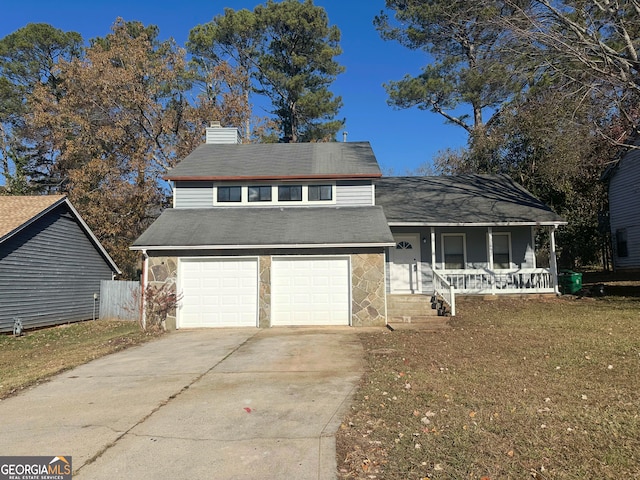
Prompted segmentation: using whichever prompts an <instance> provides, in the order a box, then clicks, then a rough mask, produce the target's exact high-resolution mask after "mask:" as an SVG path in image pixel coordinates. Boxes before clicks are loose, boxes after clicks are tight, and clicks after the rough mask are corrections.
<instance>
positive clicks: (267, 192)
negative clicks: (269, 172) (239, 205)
mask: <svg viewBox="0 0 640 480" xmlns="http://www.w3.org/2000/svg"><path fill="white" fill-rule="evenodd" d="M248 194H249V195H248V197H249V201H250V202H270V201H271V185H257V186H253V185H252V186H249V187H248Z"/></svg>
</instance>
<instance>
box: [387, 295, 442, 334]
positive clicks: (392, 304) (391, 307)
mask: <svg viewBox="0 0 640 480" xmlns="http://www.w3.org/2000/svg"><path fill="white" fill-rule="evenodd" d="M448 320H449V319H448V317H440V316H438V311H437V310H436V309H434V308H432V307H431V295H387V323H388V324H390V325H391V326H392V327H393V328H394V329H397V328H421V329H430V330H438V329H441V328H447V321H448Z"/></svg>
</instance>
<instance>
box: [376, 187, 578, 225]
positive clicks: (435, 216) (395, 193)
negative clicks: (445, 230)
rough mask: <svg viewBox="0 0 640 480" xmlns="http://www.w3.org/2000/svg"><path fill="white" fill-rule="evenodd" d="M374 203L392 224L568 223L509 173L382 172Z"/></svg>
mask: <svg viewBox="0 0 640 480" xmlns="http://www.w3.org/2000/svg"><path fill="white" fill-rule="evenodd" d="M376 205H380V206H382V207H383V209H384V213H385V216H386V217H387V220H388V221H389V223H390V224H391V225H393V224H403V223H404V224H411V223H413V224H422V225H472V224H480V225H492V224H501V225H505V224H525V225H536V224H540V225H553V224H556V225H558V224H566V222H565V221H564V220H563V219H562V218H561V217H560V216H559V215H557V214H556V213H554V212H553V211H552V210H551V209H550V208H549V207H548V206H547V205H545V204H544V203H542V202H541V201H540V200H538V199H537V198H536V197H534V196H533V195H532V194H531V193H529V192H528V191H527V190H525V189H524V188H523V187H522V186H520V185H518V184H517V183H515V182H514V181H513V180H512V179H511V178H510V177H509V176H507V175H456V176H438V177H387V178H382V179H380V180H378V181H377V182H376Z"/></svg>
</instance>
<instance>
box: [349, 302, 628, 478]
mask: <svg viewBox="0 0 640 480" xmlns="http://www.w3.org/2000/svg"><path fill="white" fill-rule="evenodd" d="M450 324H451V326H452V328H451V329H449V330H443V331H440V332H436V333H431V332H425V331H417V330H414V331H411V330H397V331H394V332H391V331H379V332H374V333H372V332H365V333H362V334H360V338H361V340H362V343H363V345H364V348H365V352H366V361H367V365H368V371H367V373H366V375H365V377H364V378H363V380H362V384H361V386H360V389H359V391H358V392H357V394H356V397H355V399H354V402H353V406H352V411H351V413H350V414H349V415H348V417H347V418H345V419H344V421H343V424H342V427H341V428H340V431H339V432H338V439H337V441H338V470H339V474H340V477H341V478H363V479H364V478H384V479H424V478H429V479H432V480H434V479H482V478H484V479H487V478H488V479H502V478H512V479H526V478H540V479H547V478H554V479H584V478H598V479H603V478H606V479H621V478H640V374H639V373H640V369H639V367H640V299H638V298H612V297H607V298H602V299H588V298H584V299H566V298H560V299H548V300H515V299H499V300H494V301H484V302H480V301H473V302H472V301H466V302H462V303H461V304H460V305H459V307H458V316H457V317H455V318H454V319H452V320H451V321H450Z"/></svg>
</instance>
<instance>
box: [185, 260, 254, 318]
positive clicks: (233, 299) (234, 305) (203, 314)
mask: <svg viewBox="0 0 640 480" xmlns="http://www.w3.org/2000/svg"><path fill="white" fill-rule="evenodd" d="M257 265H258V262H257V259H255V258H244V259H235V258H234V259H220V258H218V259H211V258H209V259H181V261H180V265H179V274H178V277H179V288H180V289H181V291H182V294H183V298H182V301H181V305H180V307H179V309H178V326H179V328H193V327H235V326H252V327H255V326H256V325H257V315H258V314H257V302H258V266H257Z"/></svg>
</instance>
